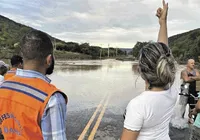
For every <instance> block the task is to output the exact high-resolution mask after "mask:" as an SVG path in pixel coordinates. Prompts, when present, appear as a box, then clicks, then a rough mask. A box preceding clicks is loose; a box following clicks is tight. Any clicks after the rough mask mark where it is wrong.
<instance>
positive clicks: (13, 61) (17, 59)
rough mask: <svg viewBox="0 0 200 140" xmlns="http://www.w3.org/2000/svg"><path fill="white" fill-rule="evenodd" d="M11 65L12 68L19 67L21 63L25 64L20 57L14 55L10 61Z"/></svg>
mask: <svg viewBox="0 0 200 140" xmlns="http://www.w3.org/2000/svg"><path fill="white" fill-rule="evenodd" d="M10 63H11V65H12V66H18V65H19V64H20V63H21V64H22V63H23V59H22V57H21V56H19V55H13V57H12V58H11V60H10Z"/></svg>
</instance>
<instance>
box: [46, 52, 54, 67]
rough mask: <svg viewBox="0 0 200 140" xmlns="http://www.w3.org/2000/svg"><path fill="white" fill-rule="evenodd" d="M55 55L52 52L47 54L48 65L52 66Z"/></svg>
mask: <svg viewBox="0 0 200 140" xmlns="http://www.w3.org/2000/svg"><path fill="white" fill-rule="evenodd" d="M52 57H53V56H52V55H51V54H49V55H48V56H47V58H46V64H47V65H48V66H50V65H51V63H52V61H53V60H52V59H53V58H52Z"/></svg>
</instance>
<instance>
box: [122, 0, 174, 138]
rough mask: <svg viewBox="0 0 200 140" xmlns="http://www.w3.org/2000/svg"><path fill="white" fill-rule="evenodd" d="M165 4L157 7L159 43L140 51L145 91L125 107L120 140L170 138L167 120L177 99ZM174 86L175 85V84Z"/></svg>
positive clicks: (140, 68)
mask: <svg viewBox="0 0 200 140" xmlns="http://www.w3.org/2000/svg"><path fill="white" fill-rule="evenodd" d="M167 13H168V3H165V1H164V0H163V8H159V9H158V10H157V17H158V18H159V24H160V30H159V35H158V42H156V43H148V44H147V45H146V46H144V47H143V48H142V49H141V50H140V56H139V71H140V75H141V77H142V78H143V79H144V81H145V85H146V90H145V91H144V92H143V93H141V94H140V95H139V96H137V97H136V98H134V99H132V100H131V101H130V102H129V104H128V106H127V108H126V115H125V121H124V129H123V132H122V136H121V140H170V138H169V134H168V133H169V122H170V119H171V116H172V114H173V109H174V106H175V103H176V100H177V95H178V90H177V91H175V90H174V89H173V88H174V86H172V85H173V84H174V80H175V74H176V67H175V60H174V57H173V55H172V53H171V50H170V48H169V47H168V35H167ZM175 88H176V87H175Z"/></svg>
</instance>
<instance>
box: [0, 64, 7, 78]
mask: <svg viewBox="0 0 200 140" xmlns="http://www.w3.org/2000/svg"><path fill="white" fill-rule="evenodd" d="M7 70H8V68H7V67H6V66H1V67H0V75H2V76H4V74H6V72H7Z"/></svg>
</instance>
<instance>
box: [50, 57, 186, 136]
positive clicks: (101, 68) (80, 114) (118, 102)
mask: <svg viewBox="0 0 200 140" xmlns="http://www.w3.org/2000/svg"><path fill="white" fill-rule="evenodd" d="M50 78H51V79H52V83H53V84H55V85H56V86H57V87H58V88H60V89H61V90H62V91H64V92H65V93H66V94H67V96H68V98H69V102H68V106H67V137H68V140H77V139H79V140H81V139H89V140H92V139H95V140H118V139H119V138H120V135H121V132H122V129H123V121H124V119H123V114H124V111H125V108H126V106H127V104H128V103H129V101H130V100H131V99H132V98H134V97H135V96H137V95H138V94H140V93H141V92H143V91H144V86H145V85H144V81H143V80H142V78H141V77H139V75H138V71H137V62H129V61H126V62H122V61H117V60H102V61H100V60H95V61H92V60H91V61H59V62H57V63H56V67H55V72H54V74H53V75H51V76H50ZM173 132H174V131H173ZM180 133H181V132H180ZM183 137H184V136H183ZM174 140H176V139H174Z"/></svg>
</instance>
